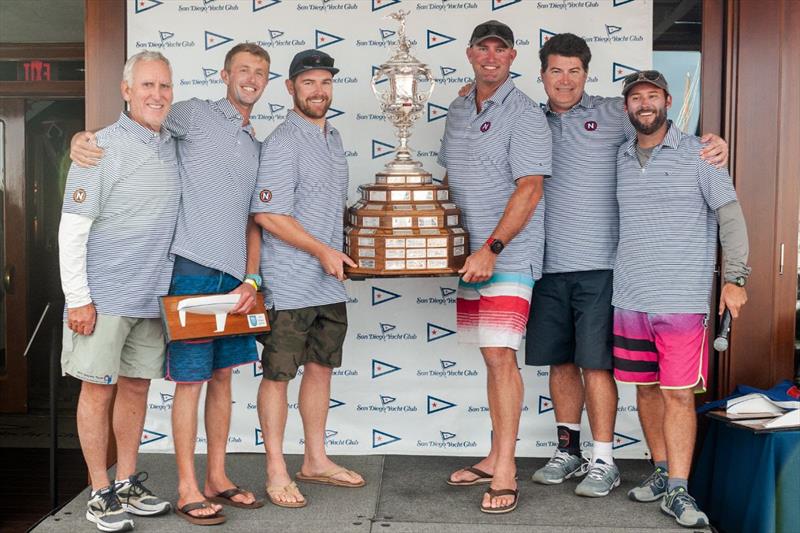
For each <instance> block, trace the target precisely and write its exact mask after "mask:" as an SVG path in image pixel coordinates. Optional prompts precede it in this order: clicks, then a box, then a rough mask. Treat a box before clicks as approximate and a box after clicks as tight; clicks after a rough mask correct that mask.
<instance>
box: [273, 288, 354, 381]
mask: <svg viewBox="0 0 800 533" xmlns="http://www.w3.org/2000/svg"><path fill="white" fill-rule="evenodd" d="M269 322H270V326H271V328H272V330H271V331H270V332H269V333H266V334H264V335H259V336H258V341H259V342H260V343H261V344H263V345H264V350H263V351H262V352H261V366H262V368H263V371H264V373H263V378H264V379H268V380H270V381H290V380H292V379H294V377H295V376H296V375H297V370H298V368H300V367H301V366H302V365H304V364H306V363H317V364H319V365H323V366H327V367H329V368H338V367H340V366H342V345H343V344H344V339H345V335H346V334H347V304H345V302H339V303H335V304H328V305H319V306H313V307H303V308H300V309H283V310H280V311H278V310H276V309H274V308H273V309H270V310H269Z"/></svg>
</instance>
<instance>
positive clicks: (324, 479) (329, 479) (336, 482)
mask: <svg viewBox="0 0 800 533" xmlns="http://www.w3.org/2000/svg"><path fill="white" fill-rule="evenodd" d="M342 473H347V474H349V475H351V476H355V475H358V474H356V473H355V472H353V471H352V470H348V469H346V468H342V467H339V468H334V469H333V470H329V471H327V472H323V473H322V474H320V475H318V476H306V475H305V474H303V473H302V472H298V473H297V474H295V476H294V477H295V478H296V479H297V481H303V482H304V483H317V484H319V485H331V486H333V487H346V488H351V489H355V488H358V487H363V486H364V485H366V484H367V482H366V481H364V480H363V479H362V480H361V481H360V482H359V483H351V482H349V481H345V480H343V479H336V478H335V477H333V476H336V475H338V474H342Z"/></svg>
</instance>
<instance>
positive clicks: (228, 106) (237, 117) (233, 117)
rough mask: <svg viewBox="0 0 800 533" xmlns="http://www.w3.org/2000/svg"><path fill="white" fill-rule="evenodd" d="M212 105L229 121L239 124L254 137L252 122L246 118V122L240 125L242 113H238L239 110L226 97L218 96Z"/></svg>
mask: <svg viewBox="0 0 800 533" xmlns="http://www.w3.org/2000/svg"><path fill="white" fill-rule="evenodd" d="M214 105H215V106H216V107H217V109H219V110H220V111H221V112H222V114H223V115H224V116H225V118H226V119H228V120H229V121H231V122H235V123H236V125H237V126H241V128H242V129H243V130H244V131H246V132H247V133H249V134H250V136H251V137H255V130H254V129H253V124H252V122H250V121H249V120H248V122H247V124H245V125H244V126H242V114H241V113H239V110H238V109H236V108H235V107H233V104H232V103H231V101H230V100H228V98H227V97H226V98H220V99H219V100H217V101H216V102H214Z"/></svg>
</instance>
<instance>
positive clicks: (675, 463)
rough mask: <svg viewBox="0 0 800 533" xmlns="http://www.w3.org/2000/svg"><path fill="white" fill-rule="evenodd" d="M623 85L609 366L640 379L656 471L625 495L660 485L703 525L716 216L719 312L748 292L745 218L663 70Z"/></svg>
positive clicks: (689, 522)
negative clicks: (693, 471) (676, 114)
mask: <svg viewBox="0 0 800 533" xmlns="http://www.w3.org/2000/svg"><path fill="white" fill-rule="evenodd" d="M622 94H623V96H624V97H625V110H626V112H627V113H628V116H629V117H630V120H631V123H632V124H633V125H634V127H635V128H636V137H635V138H633V139H631V140H630V141H628V142H626V143H625V144H623V145H622V146H621V147H620V149H619V153H618V158H617V202H618V203H619V247H618V251H617V257H616V261H615V263H614V296H613V300H612V304H613V306H614V376H615V377H616V379H617V380H618V381H621V382H625V383H634V384H636V385H637V387H636V393H637V394H636V400H637V407H638V410H639V419H640V421H641V423H642V429H643V430H644V434H645V438H646V439H647V445H648V447H649V448H650V452H651V454H652V457H653V461H655V463H656V465H657V467H656V471H655V472H653V475H651V476H650V478H651V479H652V480H653V482H652V483H648V482H645V483H644V484H643V485H641V486H640V487H637V488H636V489H634V490H633V491H631V493H630V496H631V498H632V499H634V500H638V501H655V500H657V499H659V498H662V497H663V498H662V499H661V510H662V511H663V512H664V513H666V514H668V515H671V516H673V517H675V519H676V521H677V522H678V524H680V525H682V526H684V527H704V526H707V525H708V517H706V515H705V513H703V512H702V511H700V510H699V509H698V508H697V503H696V502H695V501H694V498H692V497H691V496H690V495H689V493H688V492H687V480H688V478H689V469H690V467H691V462H692V453H693V450H694V444H695V433H696V418H695V410H694V393H695V392H704V391H705V384H706V375H707V371H708V352H709V349H708V344H707V341H708V331H707V328H706V326H707V323H708V313H709V310H710V306H709V300H710V298H711V287H712V285H713V278H714V264H715V260H716V254H717V228H718V224H717V222H718V221H719V238H720V241H721V243H722V253H723V256H724V258H725V263H724V265H723V278H724V280H725V283H724V285H723V287H722V291H721V293H720V303H719V313H720V314H722V313H723V311H724V310H725V309H730V311H731V315H732V316H733V317H734V318H736V317H737V316H738V314H739V310H740V309H741V307H742V305H744V303H745V302H746V301H747V292H746V291H745V289H744V285H745V282H746V280H747V276H748V275H749V272H750V269H749V268H748V267H747V250H748V245H747V229H746V226H745V222H744V217H743V216H742V210H741V208H740V207H739V203H738V201H737V199H736V191H735V190H734V189H733V182H732V180H731V177H730V175H729V174H728V172H727V170H725V169H724V168H722V169H719V168H715V167H714V166H712V165H710V164H709V163H707V162H706V161H703V160H702V159H701V158H700V156H699V153H698V152H699V149H700V145H701V144H700V139H699V138H697V137H695V136H694V135H687V134H685V133H682V132H681V131H680V130H679V129H678V128H677V127H676V126H675V124H673V123H672V121H669V120H667V109H668V108H669V106H670V105H671V103H672V98H671V97H670V95H669V89H668V86H667V81H666V80H665V79H664V76H662V75H661V73H659V72H657V71H654V70H649V71H644V72H639V73H636V74H632V75H630V76H628V77H626V78H625V80H624V85H623V88H622ZM667 472H668V473H667ZM664 478H667V479H664ZM657 480H658V481H660V483H655V481H657ZM664 481H666V483H664Z"/></svg>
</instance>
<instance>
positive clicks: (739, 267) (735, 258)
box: [717, 201, 750, 281]
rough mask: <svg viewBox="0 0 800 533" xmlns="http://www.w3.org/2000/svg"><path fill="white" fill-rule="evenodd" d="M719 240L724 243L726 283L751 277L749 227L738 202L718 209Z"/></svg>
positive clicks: (724, 275) (724, 276) (723, 254)
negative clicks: (748, 261)
mask: <svg viewBox="0 0 800 533" xmlns="http://www.w3.org/2000/svg"><path fill="white" fill-rule="evenodd" d="M717 221H718V222H719V240H720V243H722V256H723V269H722V274H723V278H724V279H725V281H734V280H735V279H736V278H738V277H740V276H743V277H747V276H749V275H750V267H748V266H747V258H748V255H749V253H750V246H749V242H748V239H747V225H746V224H745V221H744V215H743V214H742V206H740V205H739V202H738V201H733V202H731V203H728V204H725V205H723V206H722V207H720V208H719V209H717Z"/></svg>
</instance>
